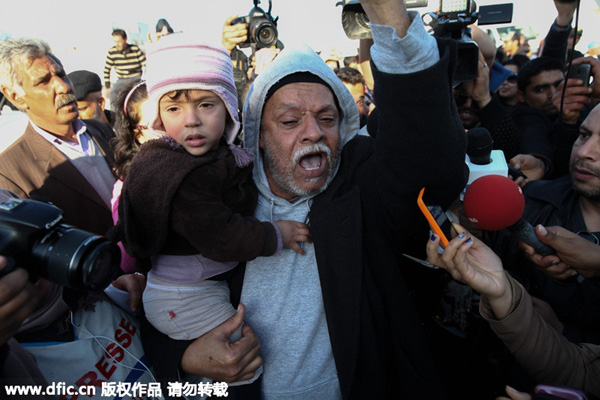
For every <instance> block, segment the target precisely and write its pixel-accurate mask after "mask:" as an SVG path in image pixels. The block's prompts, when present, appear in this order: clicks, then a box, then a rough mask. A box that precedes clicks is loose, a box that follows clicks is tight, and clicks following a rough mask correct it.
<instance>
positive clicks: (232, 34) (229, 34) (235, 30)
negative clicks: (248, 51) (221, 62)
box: [221, 15, 248, 53]
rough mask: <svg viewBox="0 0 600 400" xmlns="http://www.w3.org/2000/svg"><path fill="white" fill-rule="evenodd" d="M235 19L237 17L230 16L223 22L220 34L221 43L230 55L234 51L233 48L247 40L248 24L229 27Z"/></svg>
mask: <svg viewBox="0 0 600 400" xmlns="http://www.w3.org/2000/svg"><path fill="white" fill-rule="evenodd" d="M237 17H238V16H237V15H232V16H230V17H228V18H227V19H226V20H225V23H224V24H223V32H222V34H221V43H222V44H223V46H225V48H226V49H227V51H229V52H230V53H231V52H232V51H233V49H235V46H237V45H238V44H240V43H244V42H245V41H246V40H247V39H248V24H235V25H231V22H232V21H233V20H234V19H236V18H237Z"/></svg>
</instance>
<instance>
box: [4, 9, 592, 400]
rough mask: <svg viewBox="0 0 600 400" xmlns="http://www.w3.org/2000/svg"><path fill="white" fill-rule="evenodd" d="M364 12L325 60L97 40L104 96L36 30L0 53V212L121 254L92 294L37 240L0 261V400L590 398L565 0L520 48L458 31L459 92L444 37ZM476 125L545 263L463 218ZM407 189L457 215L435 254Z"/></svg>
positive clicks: (242, 34)
mask: <svg viewBox="0 0 600 400" xmlns="http://www.w3.org/2000/svg"><path fill="white" fill-rule="evenodd" d="M361 4H362V6H363V8H364V10H365V12H366V13H367V15H368V18H369V20H370V28H371V32H372V37H373V38H372V39H362V40H360V42H359V49H358V54H357V55H356V56H349V57H345V58H341V57H336V59H335V60H334V59H332V57H331V56H329V55H327V54H325V53H323V54H318V53H317V52H315V50H314V49H311V48H309V47H307V46H304V47H300V48H285V47H284V46H283V44H282V43H281V42H277V44H276V45H275V46H273V47H265V48H258V49H257V48H253V53H252V56H251V57H250V58H248V57H247V56H246V54H245V53H244V52H242V51H241V50H240V48H239V46H240V44H242V43H245V42H247V41H248V35H249V32H248V25H247V24H246V23H244V22H241V23H237V24H232V21H233V20H234V19H235V18H236V16H231V17H229V18H227V19H226V20H225V22H224V25H223V30H222V42H221V43H209V42H204V41H201V40H199V39H198V38H195V37H191V36H188V35H187V34H186V33H185V32H175V31H174V29H173V28H172V27H171V26H170V25H169V23H168V22H167V21H166V20H164V19H161V20H159V21H158V23H157V25H156V32H155V33H153V34H151V35H149V36H148V41H149V42H150V43H149V44H148V46H147V48H146V49H145V51H143V50H142V49H141V48H140V47H138V46H136V45H134V44H131V43H128V41H127V33H126V32H125V31H124V30H122V29H115V30H113V31H112V36H113V38H114V41H115V46H114V47H112V48H110V49H109V50H108V53H107V57H106V64H105V68H104V76H103V79H104V83H103V82H102V78H101V77H100V76H98V75H97V74H95V73H93V72H90V71H85V70H79V71H71V72H68V71H65V69H64V67H63V65H62V63H61V61H60V60H59V59H58V58H57V57H56V56H55V55H54V54H53V53H52V50H51V48H50V46H49V45H48V44H47V43H46V42H45V41H44V40H43V39H37V38H24V39H6V40H5V41H3V42H0V90H1V92H2V95H3V96H4V97H5V98H6V100H8V101H9V102H10V103H11V104H12V105H13V106H14V107H16V108H17V109H19V110H22V111H23V112H24V113H25V114H26V115H27V117H28V120H29V123H28V125H27V127H26V129H25V132H24V133H23V135H22V136H21V137H20V138H19V139H17V140H16V141H15V143H13V144H12V145H11V146H10V147H9V148H7V149H6V150H5V151H4V152H2V153H1V154H0V200H1V201H2V203H1V204H0V212H10V210H9V209H8V208H7V206H5V204H8V203H10V202H11V201H12V203H11V204H22V203H14V201H15V200H18V199H30V200H35V201H45V202H50V203H51V204H53V205H55V206H56V207H58V208H60V210H62V219H61V220H60V222H61V223H64V224H68V225H72V226H74V227H77V228H79V229H82V230H85V231H87V232H89V233H90V234H93V235H97V236H99V237H101V238H106V239H107V240H109V241H110V242H112V243H111V245H112V246H115V247H116V246H118V248H119V250H120V251H119V253H120V255H121V257H120V264H119V266H118V267H117V266H116V265H115V266H114V267H115V270H117V271H118V272H117V273H116V274H115V276H116V278H115V279H114V280H113V282H112V283H111V284H110V285H109V286H108V287H107V288H106V289H104V290H101V291H98V290H91V289H88V288H86V287H67V286H61V285H59V284H57V283H56V282H54V281H52V279H48V275H47V274H45V273H44V271H42V270H41V268H40V267H39V266H38V264H41V263H42V262H43V260H44V257H47V258H50V257H56V256H54V255H53V253H52V252H50V253H46V254H44V255H41V256H40V255H39V254H28V252H29V251H30V249H29V247H30V246H32V245H33V243H29V242H28V243H26V244H25V245H24V246H25V247H26V248H25V250H23V249H19V250H18V252H19V253H18V254H17V253H16V252H17V249H13V248H12V247H11V246H13V243H14V241H12V242H11V245H10V246H8V247H7V246H6V245H5V246H4V247H3V248H2V249H1V250H0V384H1V385H2V388H1V389H0V390H2V391H1V392H0V393H2V395H3V396H4V395H7V394H8V392H7V390H8V389H7V388H9V386H10V385H43V386H44V387H47V386H49V385H50V384H52V383H53V382H54V383H56V382H64V383H65V384H66V385H68V386H72V387H76V388H81V387H84V386H93V387H97V388H98V393H99V391H100V390H101V389H105V388H106V387H107V385H108V383H110V382H113V383H117V384H119V383H121V384H122V383H123V382H127V383H129V384H131V385H133V384H134V383H135V384H138V385H149V386H146V388H148V387H153V386H152V385H154V384H156V385H159V386H155V388H156V387H159V388H162V396H164V397H166V398H177V397H183V398H188V399H192V398H204V397H206V394H207V393H206V392H205V393H204V395H203V394H202V393H198V392H194V391H192V390H189V391H188V392H186V393H181V392H176V391H173V390H172V389H173V385H174V383H175V382H179V383H181V384H183V383H185V384H186V385H196V386H195V387H202V386H201V385H205V384H211V383H217V382H225V383H227V384H228V396H229V397H230V398H234V399H238V398H239V399H277V400H280V399H289V400H292V399H354V398H377V399H417V398H418V399H496V398H505V397H503V396H508V397H509V398H510V399H513V400H517V399H527V398H531V396H535V394H534V393H536V388H537V387H538V386H537V385H539V384H544V385H550V386H556V387H560V388H562V389H561V390H563V391H565V392H568V391H572V392H575V391H578V392H577V393H580V394H584V395H585V396H587V398H589V399H594V398H600V280H599V279H600V261H599V260H600V240H599V239H598V238H599V235H600V105H599V104H600V60H599V59H598V58H597V57H594V56H589V55H588V56H586V55H584V54H581V53H579V52H576V51H574V45H575V43H577V41H578V40H579V39H580V37H581V35H582V31H577V32H575V30H574V28H573V26H572V25H573V20H574V17H575V13H576V12H577V3H576V2H564V1H563V0H554V4H555V8H556V19H555V20H554V22H553V23H552V25H551V26H550V27H549V30H548V33H547V35H546V36H545V38H544V40H543V47H542V48H541V49H540V51H539V53H537V54H534V53H533V52H532V51H531V48H530V47H529V46H528V45H527V41H526V38H525V37H524V36H523V35H522V34H520V33H519V32H516V33H513V34H511V35H510V36H509V37H507V38H506V40H505V45H504V46H501V47H500V48H497V47H496V44H495V42H494V41H493V40H492V38H491V37H490V36H489V35H488V34H487V33H486V32H485V31H483V30H481V29H480V28H478V27H477V26H471V27H469V29H470V31H471V32H472V38H473V40H474V41H475V42H476V43H477V45H478V49H479V54H478V58H477V60H476V66H477V68H476V74H475V75H476V76H475V78H474V79H469V80H460V81H459V80H457V79H456V75H455V72H456V70H457V66H458V65H460V64H461V63H460V62H458V61H459V60H458V52H457V42H456V41H455V40H452V39H446V38H439V37H436V36H433V35H431V34H429V33H428V32H427V30H426V28H425V26H424V25H423V22H422V19H421V18H420V16H419V15H418V13H417V12H415V11H409V10H407V9H406V6H405V4H404V1H402V0H382V1H381V0H362V1H361ZM333 61H335V62H333ZM578 66H589V71H590V80H589V81H588V82H585V81H583V80H581V79H578V78H577V79H573V78H572V77H571V76H572V75H571V74H572V72H571V71H572V70H573V69H574V68H576V67H578ZM113 69H114V71H115V73H116V76H117V81H116V82H112V83H111V81H110V79H111V72H112V70H113ZM475 128H478V129H479V128H485V129H487V130H488V131H489V133H490V136H491V138H492V140H493V144H492V146H493V149H494V150H498V151H500V152H501V153H502V154H503V155H504V157H505V160H506V163H507V164H508V165H510V166H511V167H512V168H514V169H513V170H512V171H513V172H512V175H511V174H510V173H507V175H508V178H510V179H512V180H513V181H514V183H512V184H513V185H515V187H517V188H518V190H519V191H520V192H522V193H523V195H524V211H523V214H522V217H521V218H522V219H523V220H525V221H527V222H528V223H530V224H531V225H532V226H534V227H535V234H536V236H537V239H538V240H539V241H541V242H542V243H544V244H547V245H548V246H550V247H551V248H552V249H553V250H554V252H553V254H550V255H541V254H537V253H536V251H535V249H534V247H532V246H531V245H529V244H526V243H524V242H523V241H521V240H520V239H519V238H518V237H517V236H516V235H515V234H514V233H513V232H512V231H511V230H509V229H503V230H500V231H495V232H492V231H485V230H481V229H480V228H479V227H478V226H477V221H474V220H472V219H469V218H468V217H466V216H465V215H464V210H462V206H461V202H460V195H461V192H463V190H464V188H465V185H466V183H467V181H468V178H469V168H468V166H467V163H465V160H466V159H467V158H468V156H467V146H468V137H469V134H468V132H469V131H470V130H472V129H475ZM514 171H518V174H517V173H515V172H514ZM514 175H517V176H514ZM424 187H425V188H426V189H427V190H426V192H425V193H426V194H425V202H426V203H427V204H435V205H439V206H440V207H442V208H443V209H444V210H452V212H449V213H448V215H449V216H450V217H452V218H453V221H454V222H453V235H452V237H449V238H448V239H450V241H449V243H448V244H447V245H446V246H445V247H444V246H442V245H441V244H440V236H439V234H436V233H432V232H433V230H430V228H431V227H430V226H429V225H428V224H427V221H426V219H425V218H424V217H423V215H422V214H421V212H420V211H419V208H418V206H417V201H416V200H417V196H418V194H419V191H420V190H421V189H422V188H424ZM2 215H4V214H0V219H2V218H4V217H3V216H2ZM36 229H37V230H39V231H40V232H42V231H43V229H44V228H43V227H38V228H36ZM46 229H47V227H46ZM3 232H4V231H3ZM19 234H22V235H24V234H23V233H20V232H15V235H17V236H18V235H19ZM36 234H37V233H36ZM31 236H32V237H34V234H31ZM47 239H48V238H47V237H45V238H42V239H40V240H42V242H43V241H44V240H47ZM5 242H6V243H8V241H5ZM28 246H29V247H28ZM99 265H100V263H99V264H98V265H94V266H92V268H100V266H99ZM424 265H427V266H428V267H425V266H424ZM198 385H200V386H198ZM129 389H131V386H130V387H129ZM57 395H58V396H57V397H60V393H57ZM69 395H71V393H69ZM155 395H157V392H145V393H142V394H141V395H140V396H139V397H143V398H152V397H155ZM41 396H42V395H30V396H29V398H54V397H53V394H52V393H46V394H45V395H44V396H45V397H41ZM106 396H108V397H115V398H117V397H118V398H122V397H123V394H122V393H121V394H120V395H119V394H118V393H116V392H115V393H112V394H111V393H109V392H108V391H107V392H106ZM124 397H125V398H127V395H125V396H124ZM134 397H138V396H137V395H136V396H134ZM22 398H28V397H27V395H25V396H24V397H22ZM73 398H75V397H73ZM558 398H563V397H558ZM564 398H567V397H564Z"/></svg>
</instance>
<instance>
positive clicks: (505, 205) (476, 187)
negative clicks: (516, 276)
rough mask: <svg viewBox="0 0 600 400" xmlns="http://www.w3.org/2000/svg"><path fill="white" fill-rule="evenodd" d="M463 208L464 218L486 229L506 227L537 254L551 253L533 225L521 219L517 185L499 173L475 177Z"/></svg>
mask: <svg viewBox="0 0 600 400" xmlns="http://www.w3.org/2000/svg"><path fill="white" fill-rule="evenodd" d="M463 207H464V210H465V214H466V216H467V218H469V220H470V221H471V222H473V223H474V224H475V225H477V226H478V227H479V228H481V229H484V230H486V231H499V230H501V229H504V228H508V229H509V230H510V231H511V232H512V233H513V234H515V235H516V236H517V237H518V238H519V239H521V240H522V241H523V242H525V243H527V244H528V245H529V246H531V247H533V248H534V249H535V251H536V253H538V254H541V255H544V256H545V255H549V254H555V251H554V249H553V248H552V247H550V246H548V245H546V244H544V243H542V242H540V240H539V239H538V237H537V236H536V234H535V231H534V229H533V226H531V224H530V223H529V222H527V221H525V220H523V219H521V216H522V215H523V210H524V209H525V198H524V197H523V192H522V191H521V188H520V187H519V185H517V184H516V183H514V182H513V181H512V180H510V179H509V178H507V177H505V176H501V175H485V176H482V177H481V178H477V179H475V180H474V181H473V183H471V185H469V187H468V188H467V190H466V192H465V197H464V201H463Z"/></svg>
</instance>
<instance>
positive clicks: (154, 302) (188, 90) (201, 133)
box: [119, 33, 310, 379]
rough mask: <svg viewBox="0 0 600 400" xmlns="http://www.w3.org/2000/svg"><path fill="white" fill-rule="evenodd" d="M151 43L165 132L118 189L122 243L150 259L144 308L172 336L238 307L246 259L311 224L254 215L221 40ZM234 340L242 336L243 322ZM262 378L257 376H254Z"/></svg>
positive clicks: (303, 238)
mask: <svg viewBox="0 0 600 400" xmlns="http://www.w3.org/2000/svg"><path fill="white" fill-rule="evenodd" d="M155 46H156V47H154V48H152V49H151V50H150V51H149V52H148V56H147V67H146V68H147V70H146V83H147V87H148V94H149V100H148V101H149V103H150V105H151V106H152V109H153V110H154V112H155V116H154V117H153V118H151V119H150V129H152V130H154V131H160V132H162V133H163V134H164V136H163V137H162V138H160V139H157V140H151V141H149V142H147V143H145V144H144V145H142V146H141V148H140V150H139V151H138V153H137V154H136V155H135V157H134V158H133V161H132V163H131V166H130V169H129V173H128V174H127V178H126V179H125V184H124V187H123V191H122V193H121V197H120V205H119V220H120V223H121V224H122V227H123V233H124V240H123V243H124V245H125V248H126V250H127V252H128V253H129V254H130V255H132V256H133V257H135V258H136V266H137V267H139V266H140V265H141V264H142V262H143V261H144V260H146V262H147V261H150V263H149V265H148V263H146V265H147V267H150V270H149V272H148V275H147V278H148V280H147V286H146V290H145V291H144V295H143V303H144V309H145V313H146V317H147V319H148V321H149V322H150V323H152V324H153V325H154V327H156V328H157V329H158V330H160V331H161V332H163V333H165V334H167V335H169V336H170V337H171V338H173V339H178V340H188V339H194V338H197V337H199V336H201V335H203V334H205V333H206V332H208V331H210V330H211V329H213V328H215V327H216V326H218V325H219V324H221V323H222V322H224V321H225V320H226V319H228V318H229V317H231V316H232V315H233V314H234V313H235V309H234V308H233V306H232V305H231V303H230V302H229V288H228V286H227V282H226V280H225V279H227V277H228V275H229V273H231V270H232V269H233V268H234V267H235V266H236V265H237V264H238V262H240V261H247V260H252V259H254V258H256V257H260V256H271V255H277V254H278V253H279V252H280V250H281V249H282V247H287V248H291V249H294V250H295V251H297V252H298V253H300V254H303V253H304V252H303V250H302V249H301V247H300V246H299V244H298V243H297V242H308V241H310V236H309V231H308V227H307V226H306V225H304V224H302V223H300V222H295V221H277V222H276V223H271V222H261V221H259V220H257V219H256V218H254V217H253V216H252V215H253V213H254V208H255V206H256V202H257V189H256V187H255V185H254V182H253V181H252V158H251V157H250V155H249V153H247V152H245V151H243V150H242V149H239V148H237V147H235V146H234V145H233V144H232V142H233V140H234V138H235V136H236V135H237V134H238V130H239V126H240V125H239V121H238V105H237V91H236V88H235V85H234V79H233V66H232V63H231V60H230V58H229V54H228V52H227V51H226V50H225V48H223V47H222V46H220V45H212V44H208V43H197V42H190V41H189V39H187V38H186V36H185V34H180V33H178V34H172V35H168V36H165V37H164V38H162V39H161V40H160V41H159V42H157V43H156V45H155ZM238 331H239V332H237V334H236V333H234V335H232V338H231V340H232V341H236V340H238V339H239V338H241V329H240V330H238ZM257 377H258V374H256V375H255V377H254V379H256V378H257Z"/></svg>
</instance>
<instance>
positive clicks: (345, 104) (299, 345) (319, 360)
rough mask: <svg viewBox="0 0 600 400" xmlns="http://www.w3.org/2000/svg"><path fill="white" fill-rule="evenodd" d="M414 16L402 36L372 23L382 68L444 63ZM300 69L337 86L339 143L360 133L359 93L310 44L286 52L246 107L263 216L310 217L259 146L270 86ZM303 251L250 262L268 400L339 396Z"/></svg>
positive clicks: (247, 288) (313, 266)
mask: <svg viewBox="0 0 600 400" xmlns="http://www.w3.org/2000/svg"><path fill="white" fill-rule="evenodd" d="M415 15H416V13H411V17H413V21H414V22H413V24H412V25H411V28H410V30H409V34H408V35H407V36H406V37H405V38H403V39H400V38H399V37H398V36H397V35H396V33H395V31H394V30H393V29H392V28H389V27H385V26H373V33H374V37H375V43H379V42H380V41H382V40H383V41H386V43H387V44H386V46H379V48H377V46H374V47H373V48H372V52H371V53H372V55H371V56H372V59H373V61H374V62H375V64H376V65H377V66H378V67H379V69H380V70H382V71H385V72H390V73H398V72H406V73H408V72H412V71H413V70H415V68H418V69H425V68H427V67H428V66H430V65H433V64H434V63H435V62H437V61H438V60H439V55H438V51H437V46H436V44H435V40H434V39H433V38H432V37H430V36H429V35H428V34H427V33H426V32H425V30H424V28H423V26H422V23H421V22H420V18H415ZM389 43H391V45H390V44H389ZM424 43H427V44H428V46H426V45H424ZM296 72H311V73H313V74H314V75H317V76H319V77H320V78H321V79H322V80H323V81H325V82H326V83H327V84H328V85H329V87H330V88H331V89H333V92H334V94H335V96H336V97H337V100H338V103H339V106H340V109H341V116H340V117H341V121H340V137H341V146H344V145H345V144H346V143H347V142H348V141H349V140H350V139H352V138H353V137H354V136H355V135H356V134H357V133H358V131H359V115H358V109H357V107H356V103H355V102H354V98H353V97H352V95H351V94H350V92H349V91H348V90H347V89H346V87H345V86H344V85H343V84H342V82H341V81H340V80H339V78H337V76H336V75H335V73H334V72H333V71H332V70H331V69H330V68H329V67H328V66H327V65H326V64H325V63H324V62H323V61H322V60H321V58H320V57H319V56H318V55H317V54H316V53H315V52H314V51H313V50H311V49H310V48H308V47H302V48H300V49H288V48H286V49H285V50H283V51H282V52H281V53H280V54H279V55H278V57H277V58H276V59H275V61H274V62H273V63H272V64H271V65H270V66H269V68H268V69H266V70H265V71H264V72H263V73H262V74H260V75H259V76H258V77H257V78H256V80H255V82H254V85H253V86H252V88H251V90H250V92H249V93H248V97H247V99H246V104H245V105H244V114H243V115H244V121H243V122H244V145H245V147H246V148H248V149H249V150H250V151H251V152H252V153H253V154H254V157H255V158H254V160H255V164H254V171H253V178H254V181H255V183H256V185H257V187H258V190H259V199H258V206H257V209H256V212H255V216H256V217H257V218H258V219H260V220H263V221H271V222H275V221H277V220H281V219H285V220H295V221H300V222H304V223H308V222H309V221H307V218H308V212H309V210H310V206H311V202H312V197H301V198H297V199H295V200H294V201H291V202H290V201H287V200H285V199H282V198H280V197H277V196H275V195H274V194H273V193H272V192H271V190H270V188H269V184H268V182H267V178H266V175H265V172H264V166H263V160H262V157H261V156H260V152H259V144H258V139H259V130H260V124H261V115H262V110H263V105H264V103H265V97H266V95H267V92H268V91H269V88H270V87H271V86H273V85H274V84H275V83H277V82H278V81H279V80H280V79H281V78H283V77H285V76H287V75H290V74H293V73H296ZM302 248H303V249H304V251H305V252H306V255H304V256H302V255H299V254H298V253H296V252H295V251H293V250H290V249H284V250H283V251H281V253H280V254H279V255H278V256H272V257H261V258H257V259H255V260H254V261H251V262H248V263H247V265H246V272H245V276H244V284H243V288H242V295H241V302H242V303H243V304H244V305H245V306H246V310H247V312H246V322H247V323H248V324H249V325H250V326H251V327H252V328H253V329H254V330H255V331H256V332H257V334H258V337H259V339H260V343H261V355H262V357H263V360H264V372H263V382H262V394H263V398H264V399H267V400H269V399H273V400H275V399H276V400H282V399H286V400H287V399H303V400H306V399H328V400H331V399H340V398H341V392H340V387H339V382H338V377H337V372H336V367H335V361H334V358H333V353H332V348H331V342H330V337H329V333H328V329H327V321H326V318H325V310H324V307H323V298H322V293H321V284H320V281H319V273H318V269H317V261H316V257H315V251H314V246H313V244H307V243H302Z"/></svg>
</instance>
